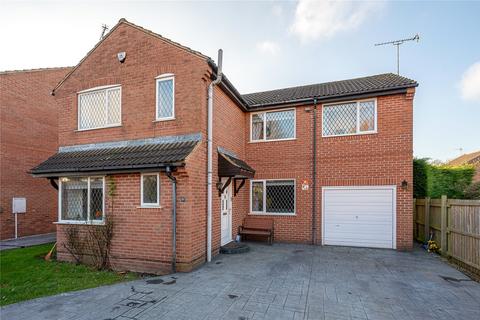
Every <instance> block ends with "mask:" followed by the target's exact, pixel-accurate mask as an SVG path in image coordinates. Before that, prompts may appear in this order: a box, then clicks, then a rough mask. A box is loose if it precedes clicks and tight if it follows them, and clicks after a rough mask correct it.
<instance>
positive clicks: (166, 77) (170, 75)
mask: <svg viewBox="0 0 480 320" xmlns="http://www.w3.org/2000/svg"><path fill="white" fill-rule="evenodd" d="M168 80H172V90H173V95H172V100H173V101H172V109H173V110H172V116H171V117H159V116H158V83H159V82H162V81H168ZM169 120H175V75H174V74H173V73H165V74H161V75H159V76H157V77H155V121H169Z"/></svg>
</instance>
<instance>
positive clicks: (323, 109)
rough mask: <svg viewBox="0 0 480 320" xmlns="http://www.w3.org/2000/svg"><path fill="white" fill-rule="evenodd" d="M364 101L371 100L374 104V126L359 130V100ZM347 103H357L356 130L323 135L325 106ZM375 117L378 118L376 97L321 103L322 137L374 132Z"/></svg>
mask: <svg viewBox="0 0 480 320" xmlns="http://www.w3.org/2000/svg"><path fill="white" fill-rule="evenodd" d="M366 101H373V104H374V106H375V110H374V126H373V130H370V131H360V103H361V102H366ZM347 103H356V105H357V126H356V132H355V133H344V134H332V135H325V134H324V133H323V127H324V125H325V123H324V119H325V117H324V112H325V108H326V107H327V108H328V107H334V106H337V105H342V104H347ZM377 118H378V112H377V98H369V99H361V100H350V101H342V102H335V103H328V104H324V105H322V128H321V129H322V138H332V137H344V136H358V135H364V134H375V133H377V132H378V131H377V126H378V125H377Z"/></svg>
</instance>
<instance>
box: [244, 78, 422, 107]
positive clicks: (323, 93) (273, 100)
mask: <svg viewBox="0 0 480 320" xmlns="http://www.w3.org/2000/svg"><path fill="white" fill-rule="evenodd" d="M416 86H418V83H417V82H416V81H415V80H411V79H408V78H405V77H402V76H399V75H396V74H393V73H385V74H379V75H374V76H369V77H363V78H356V79H349V80H342V81H334V82H326V83H319V84H312V85H306V86H299V87H292V88H285V89H278V90H271V91H264V92H255V93H249V94H244V95H242V97H243V99H245V101H246V102H247V103H248V105H249V107H251V108H255V107H260V106H264V105H271V104H272V105H273V104H281V103H286V102H295V101H301V100H306V99H313V98H314V97H317V98H319V99H325V98H335V97H343V96H351V95H356V94H365V93H373V92H379V91H389V90H396V89H406V88H409V87H416Z"/></svg>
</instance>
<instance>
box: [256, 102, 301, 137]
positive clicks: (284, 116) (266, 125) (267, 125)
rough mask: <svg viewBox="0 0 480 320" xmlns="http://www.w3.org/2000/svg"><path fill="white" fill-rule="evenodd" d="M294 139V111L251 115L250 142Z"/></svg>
mask: <svg viewBox="0 0 480 320" xmlns="http://www.w3.org/2000/svg"><path fill="white" fill-rule="evenodd" d="M294 138H295V109H290V110H280V111H266V112H256V113H252V114H251V121H250V139H251V141H275V140H286V139H294Z"/></svg>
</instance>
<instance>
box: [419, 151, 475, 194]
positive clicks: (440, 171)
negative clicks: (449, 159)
mask: <svg viewBox="0 0 480 320" xmlns="http://www.w3.org/2000/svg"><path fill="white" fill-rule="evenodd" d="M474 174H475V169H474V168H473V167H472V166H467V165H466V166H455V167H452V166H446V165H433V164H430V163H429V162H428V159H415V160H414V161H413V179H414V180H413V188H414V191H413V193H414V197H415V198H424V197H430V198H440V197H441V196H442V195H446V196H447V197H448V198H452V199H464V198H466V196H469V194H468V192H467V195H466V194H465V191H466V189H467V188H468V187H469V186H470V185H471V184H472V179H473V176H474Z"/></svg>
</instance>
